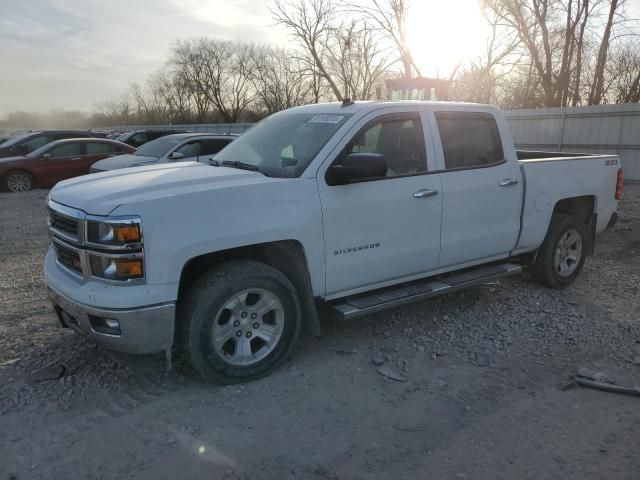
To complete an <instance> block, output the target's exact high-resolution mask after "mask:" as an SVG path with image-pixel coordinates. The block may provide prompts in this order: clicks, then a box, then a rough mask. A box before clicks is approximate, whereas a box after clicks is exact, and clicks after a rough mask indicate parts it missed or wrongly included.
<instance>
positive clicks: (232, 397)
mask: <svg viewBox="0 0 640 480" xmlns="http://www.w3.org/2000/svg"><path fill="white" fill-rule="evenodd" d="M45 198H46V192H43V191H34V192H27V193H24V194H13V195H11V194H0V225H1V227H0V245H2V249H1V251H0V345H2V348H1V349H0V385H1V386H2V388H1V389H0V432H1V433H0V452H1V453H0V480H4V479H23V478H46V479H57V478H60V479H67V478H124V477H129V478H145V479H147V478H148V479H162V478H166V479H173V478H207V479H212V478H213V479H217V478H228V479H289V478H291V479H294V478H296V479H300V478H302V479H307V478H309V479H322V478H340V479H365V478H367V479H368V478H381V479H396V478H397V479H406V478H454V479H455V478H461V479H465V478H467V479H514V478H518V479H567V478H575V479H600V478H607V479H634V480H635V479H637V478H638V472H639V471H640V457H638V455H637V446H638V445H639V444H640V408H639V407H640V403H639V402H640V399H638V398H633V397H626V396H622V395H615V394H610V393H605V392H599V391H594V390H589V389H584V388H573V389H568V390H562V389H561V388H560V386H561V385H563V384H564V383H565V382H566V380H567V378H568V376H569V375H570V374H571V373H573V372H575V370H576V368H578V367H581V366H583V367H589V368H591V369H594V370H598V371H604V372H607V373H608V374H609V375H610V376H613V377H614V378H615V379H617V380H619V381H620V382H621V383H623V382H628V383H630V384H632V385H633V384H639V383H640V381H639V380H638V376H639V375H640V362H638V361H637V360H640V322H639V321H638V316H637V315H638V309H639V308H640V292H639V287H640V256H639V255H638V253H639V251H640V230H639V227H640V185H626V187H625V196H624V200H623V203H622V205H621V218H620V221H619V223H618V224H617V225H616V226H615V227H614V228H613V229H611V230H609V231H607V232H605V233H604V234H603V235H601V236H600V237H599V240H598V244H597V248H596V256H595V257H593V258H590V259H589V260H588V261H587V264H586V266H585V270H584V272H583V274H582V275H581V276H580V278H579V279H578V281H577V282H576V283H575V285H573V286H571V287H570V288H568V289H567V290H564V291H561V292H558V291H552V290H548V289H545V288H543V287H540V286H538V285H536V284H534V283H533V282H532V281H531V280H530V279H529V278H528V277H526V276H523V277H516V278H510V279H507V280H503V281H500V282H493V283H490V284H487V285H483V286H481V287H477V288H474V289H472V290H469V291H466V292H458V293H454V294H450V295H447V296H445V297H442V298H440V299H436V300H431V301H425V302H421V303H417V304H413V305H410V306H408V307H405V308H401V309H397V310H393V311H388V312H384V313H380V314H375V315H371V316H368V317H364V318H360V319H357V320H353V321H350V322H337V321H333V320H331V319H328V318H327V319H325V321H324V336H323V338H320V339H317V338H311V337H308V338H303V339H302V340H301V342H300V344H299V346H298V348H297V350H296V352H295V354H294V356H293V358H292V360H290V361H289V362H288V363H287V364H286V365H285V366H284V367H283V368H281V369H280V370H279V371H277V372H275V373H274V374H273V375H271V376H270V377H268V378H265V379H263V380H260V381H257V382H254V383H251V384H246V385H241V386H234V387H214V386H210V385H207V384H205V383H203V382H201V381H200V380H199V379H198V378H197V377H195V376H194V375H193V374H192V373H191V372H190V371H189V370H188V369H187V368H186V367H184V366H182V365H178V368H177V369H176V371H174V372H173V373H165V372H164V370H163V365H164V364H163V361H162V358H161V357H140V358H138V357H125V356H122V355H120V356H115V355H114V354H110V353H108V352H106V351H104V350H102V349H101V348H98V347H96V346H95V345H93V344H92V343H91V342H90V341H88V340H85V339H83V338H81V337H79V336H77V335H75V334H74V333H73V332H69V331H67V330H63V329H61V328H59V326H58V325H57V321H56V319H55V316H54V315H53V312H52V310H51V309H50V307H49V305H48V303H47V300H46V295H45V289H44V285H43V282H42V263H43V257H44V253H45V250H46V248H47V235H46V227H45V209H44V201H45ZM380 364H382V365H380ZM47 366H49V367H50V368H48V369H47V370H46V371H47V372H49V374H50V375H52V376H55V377H57V376H59V375H61V378H59V379H49V380H46V379H44V380H43V379H41V378H40V379H39V378H38V377H37V376H36V375H35V374H34V373H33V372H37V371H38V369H41V368H42V367H47ZM384 367H387V368H390V369H393V371H394V372H396V374H400V375H401V376H403V377H404V379H406V381H396V380H392V379H389V378H387V377H385V376H383V375H381V374H380V373H379V372H378V370H379V369H380V368H384ZM38 380H40V381H38Z"/></svg>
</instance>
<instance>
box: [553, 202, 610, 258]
mask: <svg viewBox="0 0 640 480" xmlns="http://www.w3.org/2000/svg"><path fill="white" fill-rule="evenodd" d="M597 201H598V199H597V198H596V196H595V195H582V196H578V197H568V198H563V199H561V200H558V201H557V202H556V204H555V205H554V207H553V213H552V214H551V218H550V220H549V226H548V227H547V233H548V228H550V226H551V222H552V221H553V218H554V217H555V216H556V215H557V214H565V215H573V216H575V217H577V218H579V219H580V220H581V221H582V222H584V224H585V226H586V228H587V234H588V236H589V237H588V238H587V248H586V254H587V255H592V254H593V250H594V246H595V237H596V224H597V223H598V213H597V206H598V205H597Z"/></svg>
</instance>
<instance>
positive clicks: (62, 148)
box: [49, 143, 82, 158]
mask: <svg viewBox="0 0 640 480" xmlns="http://www.w3.org/2000/svg"><path fill="white" fill-rule="evenodd" d="M49 154H50V155H51V158H59V157H73V156H78V155H82V144H81V143H64V144H62V145H58V146H57V147H53V148H52V149H51V150H50V151H49Z"/></svg>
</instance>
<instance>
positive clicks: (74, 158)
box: [71, 157, 80, 160]
mask: <svg viewBox="0 0 640 480" xmlns="http://www.w3.org/2000/svg"><path fill="white" fill-rule="evenodd" d="M71 160H80V157H72V158H71Z"/></svg>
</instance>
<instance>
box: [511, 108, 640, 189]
mask: <svg viewBox="0 0 640 480" xmlns="http://www.w3.org/2000/svg"><path fill="white" fill-rule="evenodd" d="M505 114H506V116H507V120H508V121H509V126H510V128H511V134H512V135H513V141H514V142H515V144H516V147H517V148H519V149H522V150H554V151H562V152H585V153H615V154H618V155H620V159H621V161H622V167H623V168H624V176H625V178H626V179H628V180H640V104H637V103H627V104H621V105H595V106H592V107H567V108H541V109H534V110H509V111H506V112H505Z"/></svg>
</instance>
